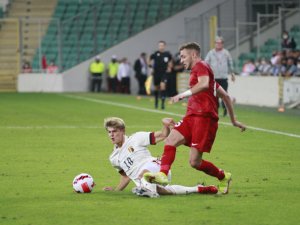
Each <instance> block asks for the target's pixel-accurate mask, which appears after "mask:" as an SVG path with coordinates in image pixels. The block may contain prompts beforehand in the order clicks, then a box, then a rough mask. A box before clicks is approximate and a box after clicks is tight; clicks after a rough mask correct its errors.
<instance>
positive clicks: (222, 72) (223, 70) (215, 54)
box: [205, 37, 235, 116]
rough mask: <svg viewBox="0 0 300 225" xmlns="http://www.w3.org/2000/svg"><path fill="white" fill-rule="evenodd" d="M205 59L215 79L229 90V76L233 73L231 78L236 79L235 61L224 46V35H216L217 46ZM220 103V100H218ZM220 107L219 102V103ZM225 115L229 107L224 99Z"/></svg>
mask: <svg viewBox="0 0 300 225" xmlns="http://www.w3.org/2000/svg"><path fill="white" fill-rule="evenodd" d="M205 61H206V62H207V63H208V64H209V65H210V66H211V68H212V70H213V72H214V75H215V80H216V81H217V82H218V83H219V84H220V85H221V87H222V88H223V89H224V90H225V91H226V92H227V90H228V81H227V76H228V74H231V80H232V81H233V82H234V81H235V75H234V72H233V71H234V70H233V61H232V57H231V55H230V53H229V51H228V50H227V49H225V48H224V39H223V37H216V40H215V48H214V49H212V50H210V51H209V52H208V53H207V55H206V57H205ZM218 103H219V101H218ZM218 107H219V104H218ZM222 108H223V116H226V115H227V109H226V107H225V104H224V102H223V101H222Z"/></svg>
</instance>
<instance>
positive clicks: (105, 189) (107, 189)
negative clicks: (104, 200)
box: [102, 187, 115, 191]
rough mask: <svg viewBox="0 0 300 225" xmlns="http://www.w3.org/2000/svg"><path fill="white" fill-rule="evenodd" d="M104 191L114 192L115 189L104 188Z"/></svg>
mask: <svg viewBox="0 0 300 225" xmlns="http://www.w3.org/2000/svg"><path fill="white" fill-rule="evenodd" d="M102 190H103V191H114V190H115V189H114V188H113V187H104V188H102Z"/></svg>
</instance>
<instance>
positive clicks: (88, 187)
mask: <svg viewBox="0 0 300 225" xmlns="http://www.w3.org/2000/svg"><path fill="white" fill-rule="evenodd" d="M94 186H95V183H94V179H93V178H92V176H91V175H89V174H87V173H81V174H79V175H77V176H76V177H75V178H74V180H73V189H74V191H76V192H77V193H90V192H91V191H92V190H93V187H94Z"/></svg>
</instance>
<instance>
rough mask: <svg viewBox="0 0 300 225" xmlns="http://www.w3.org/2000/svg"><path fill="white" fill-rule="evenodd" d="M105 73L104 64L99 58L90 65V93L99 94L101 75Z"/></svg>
mask: <svg viewBox="0 0 300 225" xmlns="http://www.w3.org/2000/svg"><path fill="white" fill-rule="evenodd" d="M104 71H105V64H104V63H103V62H101V59H100V57H99V56H96V57H95V61H94V62H92V63H91V65H90V75H91V92H100V91H101V86H102V75H103V73H104Z"/></svg>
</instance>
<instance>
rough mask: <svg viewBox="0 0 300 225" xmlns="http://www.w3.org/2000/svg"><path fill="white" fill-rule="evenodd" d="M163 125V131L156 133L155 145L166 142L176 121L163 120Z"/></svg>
mask: <svg viewBox="0 0 300 225" xmlns="http://www.w3.org/2000/svg"><path fill="white" fill-rule="evenodd" d="M162 123H163V127H162V129H161V130H160V131H156V132H154V138H155V143H158V142H160V141H163V140H165V139H166V137H168V135H169V133H170V131H171V129H172V128H173V127H174V125H175V121H174V120H173V119H172V118H163V119H162Z"/></svg>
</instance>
